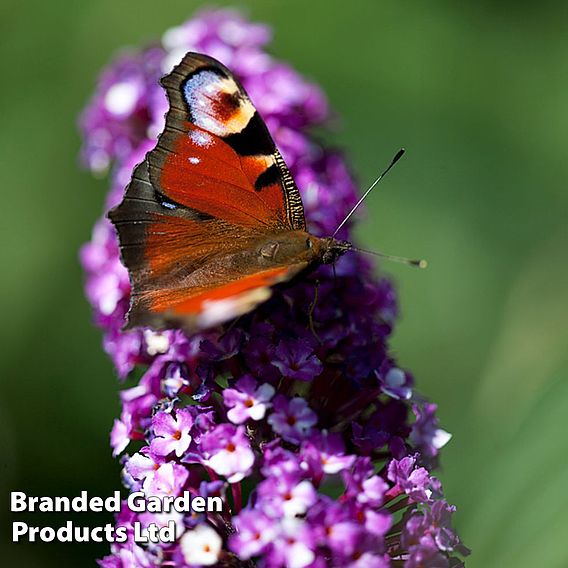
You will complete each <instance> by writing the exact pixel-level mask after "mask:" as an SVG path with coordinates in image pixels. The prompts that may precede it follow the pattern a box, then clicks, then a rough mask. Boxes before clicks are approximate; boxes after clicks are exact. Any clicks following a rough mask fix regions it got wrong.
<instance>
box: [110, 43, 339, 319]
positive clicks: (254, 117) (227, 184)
mask: <svg viewBox="0 0 568 568" xmlns="http://www.w3.org/2000/svg"><path fill="white" fill-rule="evenodd" d="M162 85H163V86H164V87H165V88H166V92H167V95H168V99H169V103H170V108H169V111H168V113H167V115H166V127H165V130H164V132H163V133H162V134H161V135H160V137H159V138H158V143H157V145H156V147H155V148H154V149H153V150H151V151H150V152H149V153H148V154H147V156H146V158H145V160H144V161H143V162H142V163H141V164H139V165H138V166H137V167H136V168H135V170H134V172H133V175H132V180H131V182H130V184H129V185H128V186H127V188H126V191H125V195H124V199H123V201H122V202H121V204H120V205H118V206H117V207H116V208H114V209H113V210H112V211H111V212H110V213H109V217H110V219H111V221H112V222H113V224H114V225H115V227H116V229H117V232H118V236H119V243H120V248H121V256H122V260H123V263H124V264H125V266H126V267H127V268H128V271H129V275H130V281H131V285H132V292H131V305H130V310H129V313H128V322H127V327H135V326H150V327H154V328H158V329H159V328H165V327H182V328H184V329H187V330H194V329H199V328H204V327H209V326H211V325H215V324H217V323H220V322H222V321H225V320H228V319H232V318H234V317H236V316H238V315H241V314H243V313H246V312H248V311H250V310H251V309H252V308H254V307H255V306H256V305H257V304H259V303H260V302H263V301H265V300H266V299H268V298H269V297H270V295H271V290H272V287H273V286H274V285H275V284H278V283H279V282H285V281H287V280H290V279H291V278H293V277H294V276H296V275H297V274H299V273H300V272H302V271H305V270H308V269H310V268H313V267H315V266H318V265H319V264H324V263H331V262H334V261H335V260H336V259H337V258H338V257H339V256H340V255H341V254H343V253H344V252H345V251H346V250H348V249H349V248H350V244H349V243H347V242H344V241H338V240H336V239H334V238H332V237H328V238H319V237H316V236H314V235H312V234H310V233H309V232H307V230H306V225H305V220H304V209H303V205H302V200H301V198H300V193H299V191H298V188H297V187H296V185H295V183H294V180H293V179H292V176H291V174H290V172H289V171H288V168H287V167H286V165H285V163H284V160H283V158H282V156H281V155H280V152H279V151H278V149H277V148H276V146H275V144H274V142H273V140H272V138H271V136H270V134H269V132H268V129H267V128H266V126H265V124H264V122H263V121H262V119H261V118H260V115H259V114H258V112H257V111H256V109H255V108H254V106H253V105H252V103H251V101H250V99H249V98H248V95H247V94H246V92H245V90H244V89H243V87H242V86H241V85H240V84H239V83H238V81H237V80H236V79H235V78H234V77H233V75H232V74H231V73H230V71H229V70H228V69H227V68H225V67H224V66H223V65H222V64H221V63H219V62H218V61H216V60H214V59H212V58H209V57H207V56H204V55H199V54H194V53H188V54H187V55H186V56H185V57H184V59H183V60H182V62H181V63H180V64H179V65H178V66H177V67H176V68H174V70H173V71H172V72H171V73H170V74H169V75H167V76H166V77H164V79H162Z"/></svg>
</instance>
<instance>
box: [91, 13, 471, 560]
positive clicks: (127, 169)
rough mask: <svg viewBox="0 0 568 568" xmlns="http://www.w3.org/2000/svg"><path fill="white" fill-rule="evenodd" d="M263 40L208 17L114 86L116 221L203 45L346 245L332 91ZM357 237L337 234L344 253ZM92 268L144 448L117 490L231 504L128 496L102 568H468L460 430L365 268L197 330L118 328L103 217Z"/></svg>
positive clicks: (322, 274) (107, 342) (351, 266)
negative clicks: (449, 461)
mask: <svg viewBox="0 0 568 568" xmlns="http://www.w3.org/2000/svg"><path fill="white" fill-rule="evenodd" d="M270 39H271V30H270V28H269V27H268V26H266V25H264V24H258V23H253V22H249V21H248V20H247V19H246V18H245V17H243V16H242V15H241V14H240V13H238V12H237V11H234V10H205V11H202V12H200V13H199V14H197V15H196V16H195V17H194V18H192V19H190V20H189V21H187V22H185V23H182V24H181V25H180V26H178V27H176V28H172V29H170V30H168V31H166V33H165V34H164V35H163V37H162V40H161V42H156V43H155V44H154V45H152V46H150V47H146V48H144V49H141V50H138V51H133V52H131V53H128V54H125V55H123V56H121V57H120V58H118V59H117V60H116V61H115V62H114V63H113V64H112V65H111V66H109V68H107V69H106V70H105V71H104V72H103V74H102V76H101V78H100V80H99V84H98V86H97V88H96V91H95V93H94V96H93V98H92V100H91V101H90V103H89V104H88V105H87V108H86V109H85V111H84V112H83V114H82V117H81V120H80V127H81V130H82V133H83V148H82V158H83V162H84V163H85V164H86V166H87V167H88V168H89V169H91V170H92V171H93V172H95V173H101V172H104V171H110V172H111V174H110V191H109V193H108V195H107V198H106V202H105V207H106V208H107V209H108V208H110V207H114V206H115V205H117V204H118V203H119V202H120V200H121V199H122V196H123V193H124V188H125V186H126V185H127V184H128V183H129V181H130V178H131V175H132V171H133V168H134V167H135V166H136V165H137V164H138V163H140V162H141V161H142V160H143V159H144V156H145V154H146V152H148V151H149V150H151V149H152V148H153V147H154V146H155V144H156V138H157V135H158V134H159V132H160V131H161V129H162V128H163V125H164V113H165V112H166V110H167V108H168V101H167V98H166V96H165V93H164V91H163V89H162V88H161V86H160V85H159V79H160V77H161V76H162V75H164V74H165V73H168V72H169V71H170V70H171V69H172V68H173V66H174V65H176V64H177V63H178V62H179V61H180V60H181V58H182V57H183V56H184V55H185V54H186V53H187V52H188V51H193V52H198V53H205V54H208V55H210V56H213V57H215V58H217V59H219V60H220V61H221V62H222V63H224V64H225V65H226V66H227V67H228V68H229V69H231V71H232V72H233V73H234V74H235V76H236V77H237V78H238V79H239V81H240V82H241V83H242V84H243V85H244V87H245V88H246V90H247V92H248V93H249V95H250V98H251V100H252V101H253V103H254V105H255V106H256V108H257V110H258V112H259V114H260V115H261V116H262V117H263V119H264V121H265V122H266V125H267V127H268V128H269V130H270V132H271V134H272V136H273V138H274V140H275V142H276V144H277V146H278V148H279V149H280V151H281V153H282V155H283V156H284V159H285V160H286V162H287V164H288V166H289V168H290V171H291V173H292V175H293V176H294V179H295V181H296V183H297V185H298V187H299V188H300V193H301V196H302V200H303V204H304V209H305V216H306V222H307V225H308V227H309V230H310V232H312V233H313V234H315V235H320V236H329V235H330V234H332V233H333V232H334V230H335V228H336V227H337V226H338V225H339V223H340V222H341V220H342V219H343V218H344V217H345V215H346V213H347V212H348V211H349V210H350V208H351V207H352V206H353V205H354V204H355V202H356V201H357V198H358V191H357V185H356V183H355V182H354V180H353V177H352V176H351V174H350V172H349V168H348V167H347V164H346V162H345V160H344V158H343V156H342V155H341V153H340V152H338V151H335V150H334V151H332V150H330V149H329V148H327V147H325V146H324V145H322V144H321V143H320V142H319V141H318V140H317V139H316V138H315V137H314V136H312V134H311V132H310V127H312V126H314V125H318V126H319V127H320V131H321V130H322V127H325V121H326V119H327V118H328V116H329V109H328V104H327V101H326V98H325V95H324V94H323V92H322V91H321V89H320V88H319V87H318V86H317V85H315V84H314V83H312V82H311V81H309V80H308V79H306V78H304V77H302V76H301V75H300V74H299V73H298V72H297V71H295V70H294V69H293V68H291V67H290V66H289V65H287V64H286V63H284V62H282V61H279V60H277V59H275V58H274V57H273V56H272V55H270V54H269V53H268V52H267V50H266V47H267V44H268V43H269V41H270ZM319 138H324V136H320V137H319ZM352 223H353V219H352V220H350V222H348V223H346V224H345V226H344V227H343V228H342V229H341V231H340V233H339V234H338V235H337V236H338V238H342V239H343V238H344V239H349V240H351V229H352ZM80 256H81V263H82V265H83V268H84V270H85V275H86V284H85V291H86V295H87V298H88V300H89V302H90V303H91V306H92V308H93V319H94V322H95V324H96V325H98V326H99V327H100V328H101V329H102V332H103V347H104V349H105V351H106V352H107V353H108V355H109V357H110V358H111V359H112V362H113V364H114V366H115V368H116V372H117V374H118V377H119V378H120V380H126V379H128V381H129V385H128V388H124V389H123V390H122V391H121V393H120V401H121V405H122V409H121V413H120V419H117V420H115V421H114V424H113V426H112V432H111V447H112V453H113V455H114V456H119V455H120V454H122V453H123V452H124V451H125V450H127V449H128V450H129V451H130V452H131V455H130V456H129V455H124V456H123V457H122V458H121V460H122V461H121V463H123V465H124V469H123V472H122V481H123V483H124V485H125V486H126V488H127V490H128V491H130V492H131V493H132V492H135V491H143V492H144V493H145V494H146V495H147V496H159V497H166V496H167V497H177V496H182V495H183V496H184V498H185V495H186V492H187V494H189V495H191V497H192V498H196V497H203V498H206V499H207V498H216V499H220V502H221V503H222V507H221V509H220V510H217V509H215V510H208V511H198V512H194V513H190V512H184V513H180V512H177V511H170V512H163V513H154V512H150V511H148V512H145V513H136V512H134V511H130V510H129V509H128V507H127V506H126V502H125V504H124V505H123V507H122V510H121V511H120V513H118V514H117V516H116V525H117V526H120V527H123V528H124V530H126V534H127V536H128V538H127V540H126V542H115V543H113V544H112V545H111V549H110V554H109V556H107V557H105V558H104V559H102V560H100V561H99V565H100V566H101V567H103V568H158V567H159V566H168V567H170V568H188V567H193V566H219V567H228V566H232V567H235V568H254V567H256V566H258V567H259V568H260V567H263V568H386V567H393V568H394V567H403V568H413V567H416V568H418V567H431V568H433V567H436V568H443V567H446V566H447V567H449V566H457V565H460V564H461V562H462V560H461V557H463V556H465V555H467V554H468V553H469V551H468V550H467V549H466V548H465V547H464V546H463V545H462V544H461V542H460V540H459V537H458V536H457V534H456V532H455V531H454V529H453V528H452V524H451V520H452V516H453V513H454V511H455V508H454V507H453V506H452V505H449V504H448V503H447V502H446V501H445V500H444V497H443V491H442V487H441V484H440V482H439V481H438V479H436V478H435V477H433V476H432V473H431V469H432V467H433V466H434V465H435V464H436V461H437V459H438V457H439V453H440V449H441V448H442V446H443V445H444V444H445V443H446V442H447V441H448V440H449V434H448V433H447V432H445V431H444V430H443V429H442V428H440V426H439V424H438V419H437V417H436V405H435V404H432V403H430V402H428V401H427V400H425V399H424V398H423V397H422V396H421V395H420V394H419V393H418V392H417V390H416V389H415V384H414V379H413V377H412V374H411V373H410V372H409V371H406V370H402V366H401V365H399V363H398V362H397V361H396V360H395V357H394V356H393V354H392V352H391V349H390V346H389V340H390V334H391V333H392V331H393V328H394V326H395V324H396V318H397V314H398V305H397V297H396V293H395V290H394V288H393V285H392V283H391V282H390V280H389V279H388V278H385V277H384V276H382V277H381V278H380V279H378V280H377V279H376V277H375V267H374V266H373V265H372V263H371V261H370V260H369V259H368V258H363V257H362V256H361V255H358V254H356V253H353V252H352V253H349V254H346V255H345V256H343V257H342V258H341V259H340V260H339V261H338V262H337V263H336V265H335V267H334V268H332V267H330V266H320V267H319V268H317V269H316V270H314V271H313V272H311V273H306V274H303V275H302V276H301V277H300V278H298V279H296V280H295V281H293V282H291V283H289V284H288V285H287V286H283V287H277V288H276V289H275V290H274V295H273V296H272V298H271V299H270V300H269V301H268V302H267V303H265V304H262V305H260V306H258V307H257V309H256V310H254V312H252V313H250V314H246V315H244V316H243V317H241V318H240V319H239V320H238V321H236V322H232V323H231V324H227V325H225V326H223V327H222V328H212V329H208V330H204V331H202V332H200V333H199V334H196V335H187V334H185V333H184V332H182V331H181V330H162V331H153V330H150V329H134V330H130V331H124V330H123V324H124V318H125V315H126V312H127V310H128V307H129V301H130V282H129V278H128V274H127V271H126V269H125V268H124V267H123V266H122V264H121V261H120V256H119V249H118V244H117V239H116V235H115V232H114V229H113V227H112V226H111V224H110V223H109V222H108V221H107V219H106V218H105V217H103V218H101V220H100V221H99V222H97V224H96V225H95V228H94V230H93V233H92V239H91V241H90V242H89V243H87V244H86V245H85V246H84V247H83V248H82V250H81V254H80ZM132 448H134V449H132ZM139 448H140V449H139ZM137 523H139V525H138V524H137ZM152 523H156V524H157V526H160V527H164V526H170V525H169V524H168V523H170V524H173V526H175V527H176V529H177V531H176V537H175V539H174V542H168V543H162V542H136V541H135V540H134V535H135V527H137V526H141V527H142V531H143V532H144V531H149V527H150V525H151V524H152Z"/></svg>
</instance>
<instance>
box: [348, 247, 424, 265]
mask: <svg viewBox="0 0 568 568" xmlns="http://www.w3.org/2000/svg"><path fill="white" fill-rule="evenodd" d="M350 250H352V251H354V252H361V253H363V254H372V255H373V256H379V257H380V258H384V259H386V260H392V261H393V262H400V263H401V264H406V265H408V266H416V267H417V268H426V267H427V266H428V262H427V261H426V260H424V259H416V260H413V259H411V258H405V257H404V256H394V255H392V254H385V253H384V252H377V251H374V250H365V249H360V248H356V247H351V249H350Z"/></svg>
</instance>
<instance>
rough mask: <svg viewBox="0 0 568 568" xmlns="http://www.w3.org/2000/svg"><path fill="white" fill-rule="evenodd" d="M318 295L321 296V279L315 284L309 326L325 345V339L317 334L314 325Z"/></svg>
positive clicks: (321, 343) (309, 313)
mask: <svg viewBox="0 0 568 568" xmlns="http://www.w3.org/2000/svg"><path fill="white" fill-rule="evenodd" d="M318 296H319V280H316V281H315V284H314V299H313V301H312V303H311V305H310V309H309V310H308V326H309V328H310V331H311V332H312V335H313V336H314V337H315V338H316V339H317V341H318V343H319V344H320V345H323V341H322V340H321V338H320V337H319V335H318V334H317V332H316V328H315V326H314V311H315V309H316V304H317V302H318Z"/></svg>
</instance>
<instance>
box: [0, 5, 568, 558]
mask: <svg viewBox="0 0 568 568" xmlns="http://www.w3.org/2000/svg"><path fill="white" fill-rule="evenodd" d="M225 4H229V3H225V2H218V3H217V5H225ZM231 4H232V5H237V6H244V7H245V8H246V9H247V10H248V12H249V14H250V15H251V17H252V18H254V19H257V20H261V21H266V22H268V23H270V24H271V25H272V26H273V27H274V30H275V40H274V43H273V46H272V51H273V53H274V54H276V55H277V56H278V57H280V58H283V59H286V60H288V61H289V62H291V63H292V64H293V65H294V66H296V67H297V68H298V69H299V70H300V71H301V72H303V73H304V74H306V75H308V76H309V77H311V78H313V79H314V80H316V81H318V82H319V83H320V84H321V85H322V86H323V88H324V89H325V91H326V92H327V94H328V95H329V98H330V100H331V103H332V105H333V107H334V108H335V110H336V111H337V112H338V113H339V115H340V116H341V117H342V121H341V124H340V128H338V129H337V130H336V131H335V132H334V133H333V135H332V136H331V137H330V141H331V142H333V143H335V144H339V145H341V146H342V147H344V148H345V149H346V151H347V153H348V156H349V158H350V162H351V164H352V167H353V170H354V172H355V173H356V175H357V176H358V179H359V180H360V182H361V185H366V184H367V183H368V182H369V181H370V180H371V179H372V178H373V177H374V176H375V175H376V173H377V171H378V170H379V168H381V167H382V166H384V165H385V163H386V162H387V161H388V159H389V158H390V157H391V155H392V153H393V152H394V151H395V150H396V149H397V148H398V147H399V146H401V145H404V146H405V147H406V148H407V150H408V154H407V156H406V157H405V158H404V160H403V161H402V162H401V163H400V164H399V165H398V166H397V168H396V170H395V171H394V172H393V173H392V175H391V176H390V177H389V178H388V180H386V181H385V183H384V184H383V185H382V187H381V189H380V191H377V192H376V193H375V194H373V196H372V198H371V199H370V200H369V205H368V215H367V219H366V220H365V221H364V222H363V223H362V224H361V228H360V239H361V240H362V241H363V242H364V244H365V245H367V246H368V247H372V248H375V249H380V250H384V251H388V252H391V253H396V254H403V255H408V256H424V257H426V258H427V259H428V260H429V261H430V268H429V269H428V270H426V271H415V270H411V269H408V268H405V267H399V266H397V265H392V264H389V265H385V266H384V269H385V270H388V271H389V272H390V273H392V274H393V275H394V277H395V279H396V281H397V283H398V287H399V290H400V298H401V304H402V319H401V320H400V323H399V327H398V330H397V332H396V336H395V338H394V347H395V349H396V351H397V353H398V355H399V359H400V362H401V363H402V364H403V365H404V366H407V367H409V368H411V369H412V370H413V371H414V373H415V375H416V377H417V381H418V387H419V389H420V390H421V391H422V392H423V393H425V394H426V395H428V396H429V397H430V398H432V399H433V400H434V401H436V402H437V403H438V405H439V415H440V418H441V422H442V426H443V427H444V428H446V429H448V430H449V431H451V432H452V433H453V434H454V438H453V439H452V440H451V442H450V443H449V445H448V446H447V447H446V448H445V450H444V451H443V456H442V466H443V467H442V469H441V470H440V477H441V479H442V480H443V482H444V485H445V489H446V492H447V495H448V498H449V500H450V501H452V502H454V503H456V504H457V505H458V507H459V511H458V514H457V516H456V524H457V526H458V528H459V530H460V532H461V534H462V537H463V539H464V541H465V542H466V544H467V545H468V546H470V547H472V548H473V551H474V554H473V556H472V557H471V559H470V560H469V561H468V563H467V564H468V566H470V567H494V566H495V567H509V566H511V567H516V568H521V567H529V566H530V567H533V566H536V565H538V566H545V567H547V568H548V567H560V566H567V565H568V547H567V546H566V543H565V541H564V538H565V537H566V535H567V534H568V520H567V518H566V513H565V510H566V494H567V489H566V487H567V486H568V437H567V435H566V421H567V417H568V382H567V381H566V377H567V376H568V356H567V352H568V350H567V345H568V263H566V250H567V249H568V231H567V213H568V192H567V191H566V179H567V178H568V159H567V148H568V140H567V138H568V96H567V95H568V41H567V40H568V37H567V35H568V10H567V5H566V3H565V2H561V1H558V2H552V1H541V2H539V3H536V2H526V1H516V2H512V1H501V2H489V1H488V0H486V1H483V0H482V1H476V2H471V1H470V2H459V3H457V2H454V1H450V0H445V1H437V2H419V1H414V2H410V1H401V0H388V1H378V0H367V1H362V0H358V1H355V2H348V3H344V2H335V1H330V0H317V1H316V0H310V1H309V2H306V0H287V1H286V2H284V1H267V0H256V1H251V2H232V3H231ZM202 5H203V3H200V2H192V1H190V0H175V1H173V0H172V1H167V2H162V3H157V2H150V1H149V0H136V1H134V0H128V1H127V0H122V1H118V2H117V1H116V0H96V1H95V0H81V1H80V2H63V1H61V0H60V1H51V2H40V1H34V2H31V1H30V2H17V1H15V0H11V1H7V0H3V1H2V2H1V4H0V45H1V53H2V60H1V64H0V65H1V77H2V89H1V90H0V102H1V108H2V123H1V128H0V163H1V165H2V167H1V170H0V171H1V175H2V189H1V191H2V202H3V207H2V209H3V215H2V222H1V224H0V226H1V230H2V240H1V243H2V245H1V255H2V256H1V257H0V265H1V266H2V278H1V281H0V286H1V288H2V294H1V298H2V310H1V314H2V319H3V322H2V325H1V326H0V334H1V352H2V358H3V361H2V366H1V372H2V381H3V383H2V396H1V399H0V444H1V446H0V450H1V454H0V455H1V458H0V464H1V475H0V479H1V484H2V490H3V492H4V490H6V489H19V490H23V491H26V492H28V493H30V494H36V495H64V494H70V495H72V494H75V493H78V491H80V490H81V489H88V490H89V491H90V492H91V493H92V494H95V495H106V494H110V492H111V491H113V490H114V489H115V488H116V487H117V486H118V485H119V466H118V464H117V463H115V462H114V460H112V459H111V457H110V452H109V449H108V435H107V433H108V431H109V429H110V426H111V424H112V420H113V417H115V416H116V415H117V413H118V403H117V383H116V379H115V377H114V373H113V370H112V368H111V365H110V363H109V361H108V360H107V358H106V356H105V355H104V354H103V351H102V349H101V347H100V333H99V331H98V330H96V329H94V328H93V327H92V326H91V324H90V310H89V307H88V305H87V302H86V301H85V300H84V298H83V292H82V275H81V270H80V268H79V266H78V261H77V250H78V248H79V246H80V245H81V243H83V242H84V241H86V240H87V239H88V238H89V236H90V231H91V227H92V225H93V223H94V221H95V219H96V218H97V217H98V215H99V214H100V212H101V208H102V203H103V196H104V193H105V191H106V189H107V182H106V181H104V180H95V179H93V178H92V177H91V176H90V175H89V174H87V173H85V172H82V171H80V170H79V168H78V160H77V154H78V150H79V144H80V140H79V136H78V133H77V130H76V116H77V114H78V113H79V111H80V110H81V107H82V106H83V105H84V104H85V102H86V101H87V99H88V97H89V95H90V93H91V92H92V90H93V87H94V83H95V79H96V77H97V74H98V73H99V71H100V70H101V68H102V67H103V66H104V65H105V64H106V63H107V62H108V61H109V59H110V57H111V56H112V54H113V53H114V52H115V51H116V50H117V49H118V48H120V47H122V46H124V45H137V44H140V43H141V42H144V41H147V40H150V39H153V38H156V37H159V36H160V35H161V33H162V32H163V31H164V30H165V29H166V28H167V27H169V26H172V25H176V24H178V23H180V22H181V21H182V20H184V19H185V18H186V17H188V16H189V15H190V14H191V13H192V12H193V11H194V9H195V8H197V7H199V6H202ZM1 515H2V519H3V520H2V533H3V535H2V536H3V538H6V539H7V538H8V537H9V529H10V526H9V524H8V521H9V518H8V517H7V498H5V497H4V493H3V505H2V511H1ZM30 519H31V520H30V522H32V523H35V524H39V525H44V524H47V521H46V519H45V517H43V516H39V517H38V516H37V515H36V516H31V517H30ZM61 520H62V519H61V517H60V516H59V517H56V518H55V519H54V521H53V522H54V524H58V523H59V522H60V521H61ZM76 520H77V522H79V521H82V522H81V524H83V523H87V522H88V523H91V524H93V525H94V524H101V523H104V522H106V521H107V520H110V519H107V518H106V517H104V516H101V515H99V516H97V517H96V518H90V519H89V518H88V517H86V516H79V517H77V519H76ZM106 549H107V545H106V544H103V545H72V546H69V545H65V546H63V545H56V544H40V543H36V544H34V545H27V546H26V545H11V546H9V547H7V548H5V549H4V551H3V555H2V556H3V558H4V559H5V565H18V566H25V567H27V566H30V567H35V566H38V567H40V566H41V567H50V566H67V565H69V566H71V565H79V566H82V565H87V566H88V565H93V558H94V557H95V556H100V555H102V554H104V553H105V552H106Z"/></svg>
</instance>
